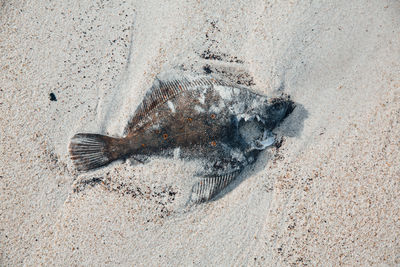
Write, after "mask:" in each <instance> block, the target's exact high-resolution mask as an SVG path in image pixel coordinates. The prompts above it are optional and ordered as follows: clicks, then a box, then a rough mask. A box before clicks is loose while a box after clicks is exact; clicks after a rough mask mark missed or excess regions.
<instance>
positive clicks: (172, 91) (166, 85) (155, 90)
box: [124, 76, 224, 134]
mask: <svg viewBox="0 0 400 267" xmlns="http://www.w3.org/2000/svg"><path fill="white" fill-rule="evenodd" d="M209 85H224V83H223V82H221V81H218V80H216V79H214V78H210V77H198V78H187V77H185V76H183V77H182V78H181V79H179V80H175V79H174V80H160V79H158V78H157V79H156V80H155V81H154V83H153V85H152V87H151V88H150V89H149V91H148V92H147V93H146V95H145V97H144V99H143V101H142V103H141V104H140V105H139V106H138V108H137V109H136V111H135V114H134V115H133V117H132V119H130V120H129V123H128V125H127V127H126V128H125V131H124V132H125V134H128V133H129V132H131V131H133V130H135V128H136V127H137V126H138V124H139V123H140V122H141V121H142V120H143V119H144V118H145V117H146V116H147V115H148V114H149V113H150V112H151V111H152V110H153V109H155V108H156V107H158V106H159V105H161V104H163V103H165V102H167V101H168V100H170V99H172V98H174V97H176V96H177V95H179V94H181V93H182V92H185V91H190V90H193V89H195V88H197V87H198V86H209Z"/></svg>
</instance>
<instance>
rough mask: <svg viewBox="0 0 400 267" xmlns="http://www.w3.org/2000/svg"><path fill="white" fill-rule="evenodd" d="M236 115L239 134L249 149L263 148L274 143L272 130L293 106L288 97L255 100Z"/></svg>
mask: <svg viewBox="0 0 400 267" xmlns="http://www.w3.org/2000/svg"><path fill="white" fill-rule="evenodd" d="M248 106H249V107H248V108H247V109H246V110H244V112H243V113H241V114H238V115H237V117H236V121H237V125H238V130H239V135H240V137H241V139H242V141H243V142H244V143H245V144H246V146H247V147H248V148H249V150H263V149H265V148H266V147H268V146H271V145H273V144H274V143H275V137H274V134H273V133H272V130H273V129H274V128H276V127H277V126H278V125H279V124H280V123H281V122H282V121H283V120H284V119H285V118H286V117H287V116H288V115H289V114H290V113H291V112H292V111H293V109H294V108H295V104H294V102H293V101H291V100H290V99H289V98H288V97H281V98H275V99H272V100H269V101H266V100H265V101H257V103H255V104H254V103H253V104H252V105H248Z"/></svg>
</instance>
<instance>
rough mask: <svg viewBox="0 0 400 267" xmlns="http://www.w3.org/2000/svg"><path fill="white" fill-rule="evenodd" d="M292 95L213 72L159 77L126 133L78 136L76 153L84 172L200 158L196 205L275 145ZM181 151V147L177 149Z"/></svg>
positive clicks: (74, 156) (73, 149)
mask: <svg viewBox="0 0 400 267" xmlns="http://www.w3.org/2000/svg"><path fill="white" fill-rule="evenodd" d="M293 108H294V104H293V102H292V101H291V100H290V99H289V98H288V97H281V98H275V99H269V98H267V97H266V96H263V95H259V94H256V93H254V92H252V91H250V90H248V89H246V88H243V87H238V86H235V85H229V84H226V83H225V82H222V81H220V80H217V79H215V78H212V77H210V76H200V75H199V76H185V75H183V74H182V75H180V76H178V77H176V76H172V77H167V78H165V77H164V78H157V79H156V81H155V82H154V84H153V86H152V87H151V88H150V90H149V91H148V93H147V94H146V96H145V98H144V100H143V101H142V103H141V104H140V105H139V107H138V108H137V110H136V112H135V114H134V116H133V117H132V119H131V120H130V121H129V123H128V125H127V127H126V129H125V137H123V138H113V137H109V136H104V135H99V134H76V135H75V136H74V137H73V138H72V139H71V143H70V154H71V159H72V161H73V162H74V165H75V166H76V168H77V169H78V170H81V171H87V170H91V169H95V168H98V167H101V166H104V165H107V164H109V163H110V162H112V161H114V160H118V159H123V158H127V157H133V158H143V157H144V158H146V157H151V156H154V155H157V156H166V157H168V156H173V155H174V151H177V150H179V156H180V157H181V158H185V159H189V160H190V159H201V160H202V162H203V163H204V164H203V165H204V166H203V172H201V173H199V174H198V176H200V177H201V179H200V181H199V182H198V183H196V184H194V185H193V188H192V193H191V199H190V202H191V203H199V202H203V201H206V200H209V199H211V198H212V197H213V196H215V195H216V194H217V193H218V192H219V191H221V190H222V189H223V188H225V187H226V186H227V185H228V184H229V183H230V182H231V181H232V180H233V179H234V178H235V177H236V176H237V175H238V174H239V173H240V172H241V171H242V170H243V168H244V167H245V166H247V165H249V164H251V163H252V162H254V160H255V159H256V158H257V155H258V153H259V152H260V151H261V150H263V149H265V148H266V147H268V146H270V145H272V144H273V143H274V137H273V136H272V130H273V129H274V128H275V127H276V126H277V125H278V124H279V123H280V122H281V121H282V120H283V119H284V118H285V117H286V116H287V115H288V114H289V113H290V112H291V111H292V110H293ZM175 154H176V153H175Z"/></svg>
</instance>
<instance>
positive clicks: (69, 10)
mask: <svg viewBox="0 0 400 267" xmlns="http://www.w3.org/2000/svg"><path fill="white" fill-rule="evenodd" d="M22 2H23V1H1V2H0V3H1V5H0V12H1V13H0V20H1V24H0V25H1V26H0V49H1V53H0V56H1V60H0V125H1V132H0V145H1V146H0V154H1V157H0V188H1V194H0V252H1V254H0V265H1V266H21V265H26V266H38V264H43V265H45V266H48V265H55V266H76V265H77V266H103V265H108V266H116V265H121V266H132V265H141V266H148V265H154V266H159V265H166V264H168V265H173V266H175V265H204V266H209V265H226V266H230V265H263V266H265V265H303V264H311V265H339V264H343V265H354V266H358V265H374V264H389V265H398V264H400V239H399V238H398V237H399V236H400V219H399V218H400V197H399V192H400V164H399V163H400V152H399V151H400V65H399V62H400V4H399V3H398V2H397V1H335V3H332V4H322V3H315V2H311V1H310V2H304V1H303V2H299V3H297V2H295V1H291V2H290V3H286V2H282V3H269V2H267V3H264V1H251V3H248V2H250V1H207V3H198V2H197V1H187V2H185V3H183V2H182V1H168V2H167V3H162V2H164V1H154V0H152V1H145V3H143V2H144V1H134V0H129V1H123V2H120V3H116V4H113V3H110V2H107V3H104V1H87V2H84V1H79V2H82V3H79V4H78V1H58V3H54V2H50V1H46V2H44V1H42V2H37V1H35V2H33V1H31V2H26V3H22ZM181 2H182V3H181ZM203 2H204V1H203ZM213 25H215V26H213ZM206 34H207V36H208V38H207V37H206ZM212 40H215V41H212ZM207 49H210V50H211V51H213V52H215V53H216V52H218V53H224V54H226V55H230V56H232V57H236V58H237V59H239V60H241V61H243V62H244V63H243V64H237V63H223V62H221V61H216V62H214V63H211V64H210V65H212V66H214V67H215V66H217V67H218V68H220V67H225V68H226V67H232V68H233V69H238V68H240V69H242V70H244V71H247V72H249V73H250V74H251V75H252V76H253V77H254V82H255V85H254V86H253V89H254V90H255V91H258V92H259V93H264V94H268V95H274V94H277V93H278V90H283V91H284V92H286V93H289V94H290V95H291V96H292V98H293V100H294V101H295V102H297V103H299V105H298V108H297V109H296V110H295V111H294V113H293V114H292V115H291V116H290V117H289V118H288V120H286V121H285V123H284V124H283V125H282V126H281V127H280V128H279V129H277V131H276V132H277V133H278V134H279V135H282V136H285V141H284V143H283V145H282V147H281V148H280V149H279V151H276V149H269V150H267V151H265V152H263V153H262V154H261V156H260V158H259V160H258V161H257V163H256V164H255V165H254V166H252V167H251V168H249V169H248V170H246V171H245V173H243V175H241V176H240V177H239V178H238V179H237V181H235V182H234V184H233V185H231V186H230V187H229V188H228V190H226V191H225V192H224V193H223V194H222V195H220V196H219V197H218V199H217V200H216V201H213V202H211V203H208V204H205V205H200V206H199V207H197V208H195V209H193V210H192V211H190V212H188V213H182V212H181V206H182V203H184V199H185V197H187V196H186V195H185V190H184V189H185V188H186V187H188V186H189V185H188V182H187V181H188V178H187V177H190V176H191V175H192V174H193V172H194V169H195V165H194V164H193V163H187V162H182V161H179V160H165V159H156V160H154V161H152V162H150V163H149V164H145V165H141V164H136V165H131V164H130V163H129V162H126V163H122V162H116V163H114V164H111V165H110V166H108V167H106V168H103V169H100V170H98V171H95V172H89V173H86V174H78V173H77V172H76V171H75V170H74V168H73V166H72V165H71V161H70V160H69V159H68V153H67V145H68V142H69V139H70V138H71V136H72V135H73V134H75V133H77V132H85V131H88V132H98V133H108V134H112V135H120V134H122V131H123V128H124V126H125V124H126V121H127V120H128V119H129V117H130V116H131V115H132V112H133V111H134V109H135V108H136V106H137V104H139V102H140V101H141V99H142V97H143V95H144V93H145V92H146V90H147V89H148V88H149V86H150V85H151V83H152V81H153V79H154V77H155V75H157V74H158V73H159V72H161V71H164V70H168V69H170V68H171V67H173V66H176V65H179V64H184V65H185V67H187V68H191V69H201V67H202V66H203V65H204V64H205V63H207V62H205V60H204V59H201V58H200V57H199V54H201V53H202V52H204V51H205V50H207ZM231 59H232V58H231ZM209 63H210V62H209ZM51 92H53V93H54V94H55V95H56V97H57V101H50V100H49V94H50V93H51ZM93 178H98V179H97V181H101V182H98V183H91V184H90V183H89V184H88V182H87V181H90V180H93ZM85 181H86V182H85ZM95 181H96V179H95Z"/></svg>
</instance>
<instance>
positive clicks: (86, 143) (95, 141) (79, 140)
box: [69, 133, 119, 171]
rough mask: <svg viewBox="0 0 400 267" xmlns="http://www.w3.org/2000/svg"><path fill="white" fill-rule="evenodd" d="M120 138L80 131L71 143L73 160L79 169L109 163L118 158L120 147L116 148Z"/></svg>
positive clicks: (87, 168) (93, 167) (85, 169)
mask: <svg viewBox="0 0 400 267" xmlns="http://www.w3.org/2000/svg"><path fill="white" fill-rule="evenodd" d="M118 140H119V139H116V138H113V137H109V136H105V135H101V134H89V133H78V134H76V135H74V136H73V137H72V139H71V142H70V144H69V154H70V156H71V160H72V162H73V163H74V165H75V167H76V169H77V170H79V171H88V170H92V169H96V168H99V167H102V166H104V165H107V164H109V163H110V162H112V161H114V160H116V159H118V156H119V153H118V149H115V143H117V142H116V141H118Z"/></svg>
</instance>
